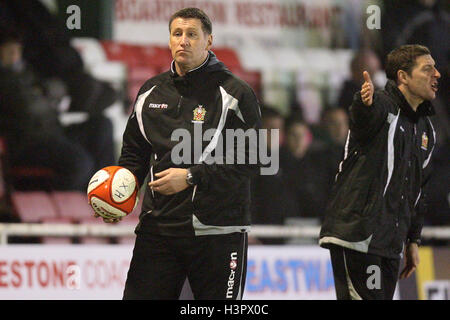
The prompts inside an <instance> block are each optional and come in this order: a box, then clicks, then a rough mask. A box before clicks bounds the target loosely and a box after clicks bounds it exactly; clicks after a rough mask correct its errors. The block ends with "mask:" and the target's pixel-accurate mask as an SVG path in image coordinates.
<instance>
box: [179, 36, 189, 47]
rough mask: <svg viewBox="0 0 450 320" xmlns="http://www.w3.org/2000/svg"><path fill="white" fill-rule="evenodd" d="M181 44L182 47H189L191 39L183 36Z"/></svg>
mask: <svg viewBox="0 0 450 320" xmlns="http://www.w3.org/2000/svg"><path fill="white" fill-rule="evenodd" d="M180 44H181V45H182V46H188V45H189V38H188V37H187V36H186V35H183V36H182V37H181V42H180Z"/></svg>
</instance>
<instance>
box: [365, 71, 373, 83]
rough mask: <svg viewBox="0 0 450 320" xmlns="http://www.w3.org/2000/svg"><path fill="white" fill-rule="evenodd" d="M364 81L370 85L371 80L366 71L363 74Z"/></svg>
mask: <svg viewBox="0 0 450 320" xmlns="http://www.w3.org/2000/svg"><path fill="white" fill-rule="evenodd" d="M363 77H364V81H366V82H369V83H372V79H371V78H370V74H369V73H368V72H367V71H364V72H363Z"/></svg>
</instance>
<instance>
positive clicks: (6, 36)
mask: <svg viewBox="0 0 450 320" xmlns="http://www.w3.org/2000/svg"><path fill="white" fill-rule="evenodd" d="M10 42H13V43H22V42H23V40H22V35H21V34H20V32H19V31H17V30H16V29H14V28H8V27H6V26H5V27H4V26H3V25H0V46H1V45H3V44H5V43H10Z"/></svg>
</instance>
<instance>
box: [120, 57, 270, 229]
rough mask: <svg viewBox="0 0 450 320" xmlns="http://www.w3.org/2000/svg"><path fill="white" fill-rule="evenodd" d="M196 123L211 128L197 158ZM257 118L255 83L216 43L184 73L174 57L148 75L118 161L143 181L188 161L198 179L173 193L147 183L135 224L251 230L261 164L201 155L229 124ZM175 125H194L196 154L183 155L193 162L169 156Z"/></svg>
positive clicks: (255, 122) (244, 124) (252, 123)
mask: <svg viewBox="0 0 450 320" xmlns="http://www.w3.org/2000/svg"><path fill="white" fill-rule="evenodd" d="M199 125H200V128H201V132H202V133H204V132H205V131H206V130H208V129H212V130H209V133H210V136H209V137H205V138H204V141H202V142H201V151H202V154H201V159H200V158H199V159H195V158H194V156H196V155H195V154H194V148H195V146H194V140H195V139H194V127H195V126H197V127H196V129H195V130H196V131H197V132H198V131H199V129H198V128H199ZM260 126H261V114H260V110H259V105H258V102H257V99H256V96H255V94H254V92H253V90H252V89H251V88H250V86H249V85H248V84H247V83H245V82H244V81H242V80H241V79H239V78H237V77H236V76H234V75H233V74H232V73H231V72H230V71H229V70H228V69H227V68H226V67H225V66H224V64H223V63H222V62H220V61H219V60H218V59H217V58H216V56H215V55H214V53H213V52H212V51H210V52H209V53H208V58H207V59H206V60H205V62H204V63H203V64H202V65H201V66H199V67H198V68H196V69H194V70H191V71H190V72H188V73H187V74H186V75H185V76H179V75H178V74H177V73H176V70H175V66H174V62H172V66H171V70H169V71H167V72H165V73H162V74H160V75H157V76H155V77H153V78H151V79H149V80H147V81H146V82H145V83H144V85H143V86H142V87H141V89H140V90H139V93H138V96H137V98H136V102H135V105H134V110H133V112H132V114H131V115H130V117H129V119H128V123H127V126H126V129H125V132H124V135H123V145H122V151H121V156H120V158H119V165H120V166H123V167H125V168H127V169H129V170H130V171H131V172H133V173H134V174H135V176H136V177H137V179H138V181H139V185H140V186H142V185H143V183H144V180H145V178H146V177H147V178H148V180H149V181H153V180H154V179H155V174H156V173H158V172H160V171H163V170H165V169H168V168H190V170H191V172H192V175H193V178H194V186H192V187H191V186H190V187H188V188H187V189H185V190H183V191H181V192H179V193H176V194H174V195H168V196H166V195H162V194H160V193H158V192H156V191H152V190H151V189H150V188H149V187H148V186H147V185H145V186H143V189H145V191H144V192H145V193H144V199H143V206H142V211H141V214H140V223H139V224H138V226H137V228H136V232H144V233H145V232H147V233H156V234H161V235H169V236H193V235H196V236H198V235H208V234H225V233H232V232H246V231H248V230H249V226H250V210H249V207H250V178H251V176H253V175H255V174H257V172H258V170H259V165H258V164H250V162H251V161H245V163H244V164H237V161H235V162H234V164H230V161H225V160H224V161H223V164H221V163H220V162H216V163H213V164H207V163H206V161H204V159H206V158H207V156H208V155H211V156H212V155H213V153H215V152H216V151H217V150H216V148H219V146H220V144H219V142H220V139H219V137H220V134H222V136H223V137H225V130H226V129H239V128H241V129H242V130H244V131H247V129H259V128H260ZM176 129H185V132H189V133H190V136H191V146H192V148H191V151H192V152H191V155H190V156H189V155H188V157H190V158H191V161H185V162H189V163H181V164H174V163H173V161H172V159H173V158H172V157H171V154H172V152H171V151H172V149H173V148H174V147H175V146H176V145H177V144H179V143H180V142H181V140H180V141H177V140H176V139H173V138H172V133H173V132H174V130H176ZM212 133H213V134H212ZM211 135H212V136H211ZM179 139H181V138H179ZM200 139H201V137H200ZM197 141H201V140H197ZM223 145H225V142H223ZM246 147H248V148H250V146H249V145H247V144H246ZM252 148H257V145H254V146H252ZM246 151H248V149H246ZM253 152H255V150H254V149H253ZM224 154H226V153H225V152H224ZM183 156H186V155H184V154H183ZM197 156H198V155H197ZM246 156H248V153H247V152H246ZM175 162H176V161H175ZM208 163H210V162H208Z"/></svg>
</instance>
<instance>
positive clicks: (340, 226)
mask: <svg viewBox="0 0 450 320" xmlns="http://www.w3.org/2000/svg"><path fill="white" fill-rule="evenodd" d="M432 114H434V111H433V108H432V106H431V103H430V102H428V101H425V102H423V103H422V104H421V105H420V106H419V107H418V109H417V112H414V111H413V109H412V108H411V107H410V105H409V104H408V102H407V101H406V99H405V98H404V96H403V94H402V93H401V92H400V90H399V89H398V88H397V86H396V84H395V82H393V81H388V83H387V84H386V87H385V89H384V90H379V91H376V92H375V94H374V101H373V104H372V106H370V107H367V106H365V105H364V104H363V103H362V100H361V95H360V92H358V93H356V94H355V98H354V101H353V103H352V105H351V107H350V130H349V134H348V138H347V143H346V145H345V152H344V160H343V161H342V163H341V164H340V166H339V172H338V174H337V177H336V182H335V185H334V187H333V190H332V194H331V199H330V201H329V204H328V206H327V212H326V215H325V220H324V223H323V225H322V229H321V232H320V240H319V244H320V245H321V246H322V247H328V245H329V244H336V245H339V246H343V247H346V248H350V249H354V250H356V251H360V252H365V253H369V254H375V255H379V256H383V257H387V258H399V257H401V254H402V250H403V246H404V243H405V242H406V241H407V240H412V241H414V240H418V239H420V233H421V230H422V225H423V214H424V210H425V190H424V187H425V184H426V182H427V181H428V179H429V176H430V159H431V154H432V152H433V148H434V145H435V141H436V137H435V132H434V129H433V126H432V124H431V121H430V119H429V116H430V115H432Z"/></svg>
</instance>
